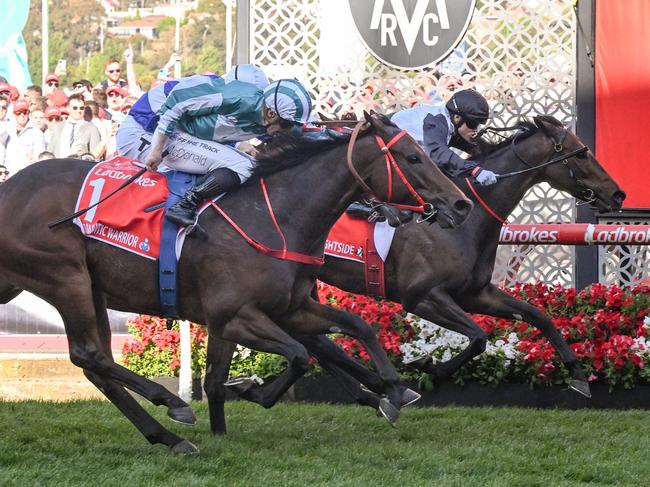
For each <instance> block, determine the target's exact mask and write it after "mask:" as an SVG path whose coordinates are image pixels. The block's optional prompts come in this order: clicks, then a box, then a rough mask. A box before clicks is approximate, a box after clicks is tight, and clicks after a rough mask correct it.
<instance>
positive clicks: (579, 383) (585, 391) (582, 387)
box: [569, 379, 591, 398]
mask: <svg viewBox="0 0 650 487" xmlns="http://www.w3.org/2000/svg"><path fill="white" fill-rule="evenodd" d="M569 388H570V389H573V390H574V391H576V392H579V393H580V394H582V395H583V396H585V397H587V398H591V390H590V389H589V382H587V381H585V380H579V379H571V381H570V382H569Z"/></svg>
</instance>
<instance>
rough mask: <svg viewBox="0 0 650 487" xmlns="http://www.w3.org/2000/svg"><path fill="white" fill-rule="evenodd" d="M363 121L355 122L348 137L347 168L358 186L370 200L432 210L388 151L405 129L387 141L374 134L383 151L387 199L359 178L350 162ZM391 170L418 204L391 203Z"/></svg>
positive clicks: (403, 207) (404, 133)
mask: <svg viewBox="0 0 650 487" xmlns="http://www.w3.org/2000/svg"><path fill="white" fill-rule="evenodd" d="M364 123H365V122H364V121H361V122H359V123H357V125H356V126H355V127H354V130H353V131H352V135H351V137H350V143H349V144H348V168H349V169H350V172H351V173H352V176H354V179H356V181H357V183H358V184H359V186H361V188H363V190H364V191H365V192H366V193H367V194H368V196H369V197H370V198H371V199H372V200H375V201H377V202H380V203H390V204H391V205H392V206H394V207H396V208H400V209H403V210H411V211H415V212H417V213H430V212H432V211H433V208H432V207H431V204H429V203H425V201H424V199H422V197H421V196H420V195H419V194H418V192H417V191H415V189H414V188H413V186H412V185H411V184H410V183H409V182H408V180H407V179H406V176H404V173H403V172H402V170H401V169H400V167H399V166H398V165H397V162H396V161H395V157H393V154H392V153H391V152H390V148H391V147H393V146H394V145H395V144H396V143H397V142H398V141H399V140H400V139H401V138H402V137H404V136H405V135H408V132H406V130H402V131H401V132H399V133H398V134H397V135H395V137H393V138H392V139H391V140H390V141H389V142H388V143H385V142H384V139H382V138H381V137H379V136H378V135H375V140H376V141H377V145H378V146H379V148H380V149H381V151H382V152H383V154H384V158H385V159H386V172H387V177H388V201H381V200H380V199H379V198H377V196H376V195H375V192H374V191H373V190H372V189H371V188H370V186H368V185H367V184H366V182H365V181H364V180H363V179H362V178H361V176H360V175H359V173H358V172H357V170H356V169H355V168H354V163H353V162H352V152H353V151H354V146H355V144H356V142H357V138H358V136H359V132H360V131H361V127H362V126H363V125H364ZM414 143H415V142H414ZM393 171H395V172H396V173H397V175H398V176H399V178H400V179H401V180H402V182H403V183H404V185H405V186H406V188H407V189H408V190H409V193H411V196H413V199H415V201H417V202H418V203H420V206H413V205H401V204H394V203H391V199H392V196H393Z"/></svg>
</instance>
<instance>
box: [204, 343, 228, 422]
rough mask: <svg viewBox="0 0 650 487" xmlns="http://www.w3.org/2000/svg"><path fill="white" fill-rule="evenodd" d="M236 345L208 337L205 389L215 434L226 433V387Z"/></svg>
mask: <svg viewBox="0 0 650 487" xmlns="http://www.w3.org/2000/svg"><path fill="white" fill-rule="evenodd" d="M235 347H236V345H235V344H234V343H231V342H227V341H225V340H221V339H220V338H218V337H216V336H214V335H213V334H210V335H208V356H207V359H206V370H205V381H204V383H203V388H204V389H205V394H206V396H207V398H208V407H209V409H210V430H211V431H212V433H214V434H222V435H223V434H225V433H226V413H225V410H224V403H225V401H226V387H225V386H224V385H223V384H224V382H226V380H227V379H228V370H229V369H230V362H231V361H232V356H233V353H234V351H235Z"/></svg>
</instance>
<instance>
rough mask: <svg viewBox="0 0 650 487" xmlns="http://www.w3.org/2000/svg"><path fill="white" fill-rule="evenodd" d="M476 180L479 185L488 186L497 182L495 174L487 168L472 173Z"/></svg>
mask: <svg viewBox="0 0 650 487" xmlns="http://www.w3.org/2000/svg"><path fill="white" fill-rule="evenodd" d="M474 178H475V179H476V182H477V183H478V184H480V185H481V186H489V185H491V184H494V183H496V182H497V175H496V174H495V173H493V172H492V171H488V170H487V169H479V171H478V173H477V174H474Z"/></svg>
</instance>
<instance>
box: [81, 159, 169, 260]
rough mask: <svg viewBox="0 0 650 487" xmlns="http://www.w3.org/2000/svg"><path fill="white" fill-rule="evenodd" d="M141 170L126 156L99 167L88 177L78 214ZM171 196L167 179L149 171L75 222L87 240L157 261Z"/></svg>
mask: <svg viewBox="0 0 650 487" xmlns="http://www.w3.org/2000/svg"><path fill="white" fill-rule="evenodd" d="M139 170H140V168H139V167H138V166H136V165H134V164H133V163H132V162H131V161H130V160H129V159H126V158H124V157H116V158H114V159H112V160H110V161H106V162H102V163H99V164H97V165H96V166H95V167H93V169H92V170H91V171H90V172H89V173H88V175H87V176H86V180H85V181H84V184H83V185H82V187H81V192H80V193H79V198H78V199H77V206H76V208H75V211H79V210H81V209H84V208H88V207H89V206H92V205H93V204H95V203H97V202H98V201H99V200H101V199H102V198H104V197H106V196H107V195H109V194H111V193H112V192H113V191H115V190H116V189H117V188H119V187H120V185H122V184H123V183H124V182H125V181H126V180H127V179H129V178H130V177H131V176H133V175H134V174H135V173H137V172H138V171H139ZM168 193H169V189H168V186H167V178H166V177H165V176H164V175H163V174H159V173H152V172H147V173H145V174H143V175H142V176H140V177H139V178H137V179H136V180H135V181H133V183H131V184H129V185H128V186H126V187H125V188H123V189H122V190H120V191H119V192H118V193H117V194H115V195H114V196H111V197H110V198H108V199H107V200H106V201H103V202H102V203H100V204H99V205H98V206H96V207H94V208H92V209H90V210H88V211H87V212H86V213H85V214H83V215H82V216H80V217H79V218H75V220H74V222H75V224H76V225H77V226H78V227H79V228H80V229H81V232H82V233H83V234H84V235H86V236H87V237H90V238H94V239H96V240H101V241H102V242H106V243H109V244H111V245H115V246H117V247H120V248H122V249H124V250H128V251H129V252H134V253H136V254H138V255H141V256H143V257H147V258H149V259H157V258H158V256H159V255H160V232H161V229H162V222H163V217H164V215H165V201H166V200H167V194H168ZM152 208H155V209H152ZM145 209H150V211H147V212H145Z"/></svg>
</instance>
